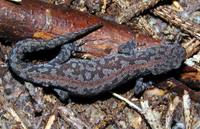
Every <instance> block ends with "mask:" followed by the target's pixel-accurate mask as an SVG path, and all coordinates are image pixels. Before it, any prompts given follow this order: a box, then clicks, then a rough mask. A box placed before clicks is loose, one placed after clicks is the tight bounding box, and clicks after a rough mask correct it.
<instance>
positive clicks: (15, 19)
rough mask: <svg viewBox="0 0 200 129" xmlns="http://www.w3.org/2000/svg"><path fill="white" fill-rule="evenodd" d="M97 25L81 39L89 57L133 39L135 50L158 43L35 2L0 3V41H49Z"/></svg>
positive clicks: (86, 16)
mask: <svg viewBox="0 0 200 129" xmlns="http://www.w3.org/2000/svg"><path fill="white" fill-rule="evenodd" d="M97 23H102V24H103V28H101V29H99V30H98V31H96V32H93V33H91V34H89V35H88V36H86V37H85V38H83V39H82V41H83V42H85V44H84V45H83V47H84V50H85V52H87V53H89V54H91V55H93V56H103V55H106V54H108V53H111V52H116V51H117V48H118V47H119V45H121V44H123V43H126V42H127V41H129V40H131V39H134V40H135V41H136V42H137V43H138V45H137V46H139V47H142V46H144V45H150V44H157V43H160V42H161V41H160V40H155V39H152V38H150V37H148V36H146V35H141V34H136V33H134V32H132V31H131V29H130V28H128V27H127V26H123V25H118V24H116V23H113V22H109V21H105V20H103V19H101V18H99V17H96V16H92V15H89V14H86V13H83V12H79V11H75V10H72V9H69V8H64V7H60V6H56V5H52V4H47V3H44V2H41V1H39V0H32V1H29V0H23V1H22V2H21V3H20V4H16V3H12V2H8V1H6V0H3V1H1V2H0V37H1V38H6V39H11V40H13V39H15V40H16V39H17V40H19V39H24V38H27V37H35V38H44V39H50V38H52V37H55V36H57V35H61V34H64V33H69V32H73V31H78V30H80V29H82V28H85V27H88V26H90V25H93V24H97Z"/></svg>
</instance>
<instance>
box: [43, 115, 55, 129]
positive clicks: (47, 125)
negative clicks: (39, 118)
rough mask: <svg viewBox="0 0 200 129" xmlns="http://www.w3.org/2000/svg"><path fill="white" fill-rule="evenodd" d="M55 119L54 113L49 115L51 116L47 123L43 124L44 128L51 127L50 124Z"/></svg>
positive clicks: (48, 128) (49, 128)
mask: <svg viewBox="0 0 200 129" xmlns="http://www.w3.org/2000/svg"><path fill="white" fill-rule="evenodd" d="M55 119H56V117H55V115H54V114H53V115H51V116H50V117H49V120H48V122H47V124H46V126H45V128H44V129H51V126H52V125H53V123H54V121H55Z"/></svg>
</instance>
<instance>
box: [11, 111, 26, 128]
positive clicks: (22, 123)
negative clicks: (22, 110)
mask: <svg viewBox="0 0 200 129" xmlns="http://www.w3.org/2000/svg"><path fill="white" fill-rule="evenodd" d="M7 111H8V112H9V113H10V114H11V115H12V116H13V117H14V119H15V120H16V121H17V122H20V124H21V126H22V127H23V129H28V128H27V126H26V125H25V123H24V122H23V121H22V119H21V118H20V117H19V116H18V114H17V113H16V112H15V110H14V109H13V108H11V107H9V108H8V109H7Z"/></svg>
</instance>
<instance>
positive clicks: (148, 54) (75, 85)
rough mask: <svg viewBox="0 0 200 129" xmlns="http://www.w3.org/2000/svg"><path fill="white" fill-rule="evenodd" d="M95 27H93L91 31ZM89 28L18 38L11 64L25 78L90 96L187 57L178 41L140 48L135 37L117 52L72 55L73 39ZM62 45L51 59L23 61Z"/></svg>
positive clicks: (173, 65) (166, 68) (176, 64)
mask: <svg viewBox="0 0 200 129" xmlns="http://www.w3.org/2000/svg"><path fill="white" fill-rule="evenodd" d="M94 28H95V27H90V28H89V29H90V32H91V30H92V29H94ZM87 30H88V28H86V29H84V31H83V30H82V31H80V32H77V33H71V34H68V35H66V36H60V37H58V38H55V39H52V40H50V41H43V40H33V39H27V40H23V41H19V43H17V45H16V47H15V48H14V49H13V50H12V52H11V54H10V57H9V66H10V68H11V70H12V71H13V72H14V73H15V74H16V75H18V76H19V77H21V78H23V79H24V80H25V81H28V82H32V83H35V84H39V85H42V86H46V87H50V86H51V87H54V88H58V89H62V90H65V91H67V92H68V93H69V95H78V96H79V95H80V96H91V95H96V94H99V93H102V92H106V91H110V90H111V89H113V88H115V87H116V86H118V85H120V84H122V83H124V82H127V81H128V80H130V79H132V78H138V77H142V76H145V75H148V74H153V75H157V74H161V73H163V72H167V71H169V70H172V69H176V68H178V67H179V66H180V65H181V63H182V61H183V60H184V58H185V50H184V48H182V47H181V46H180V45H178V44H170V43H165V44H161V45H159V46H158V45H157V46H152V47H150V48H146V49H142V50H140V49H137V48H136V47H135V43H134V42H133V41H129V42H128V43H127V44H125V45H122V46H120V48H119V52H118V53H116V54H110V55H107V56H105V57H103V58H98V59H95V60H84V59H73V58H70V56H71V54H72V53H73V52H74V51H76V50H77V49H78V47H77V46H76V45H75V44H74V43H72V41H73V40H75V39H76V37H77V36H78V35H79V33H82V35H83V34H84V33H85V32H87ZM83 32H84V33H83ZM74 35H76V36H74ZM72 37H73V38H72ZM61 45H62V49H61V51H60V53H59V54H58V55H57V57H56V58H54V59H53V60H51V61H50V62H48V63H45V64H30V63H27V62H24V61H23V58H24V56H25V55H26V54H27V53H31V52H35V51H39V50H46V49H53V48H55V47H58V46H61Z"/></svg>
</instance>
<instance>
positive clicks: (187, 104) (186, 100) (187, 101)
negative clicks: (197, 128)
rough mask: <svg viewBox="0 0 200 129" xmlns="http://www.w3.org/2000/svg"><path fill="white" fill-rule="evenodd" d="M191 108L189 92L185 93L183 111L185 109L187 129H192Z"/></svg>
mask: <svg viewBox="0 0 200 129" xmlns="http://www.w3.org/2000/svg"><path fill="white" fill-rule="evenodd" d="M190 106H191V100H190V96H189V94H188V92H187V91H184V95H183V109H184V116H185V125H186V129H192V121H191V112H190Z"/></svg>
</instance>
